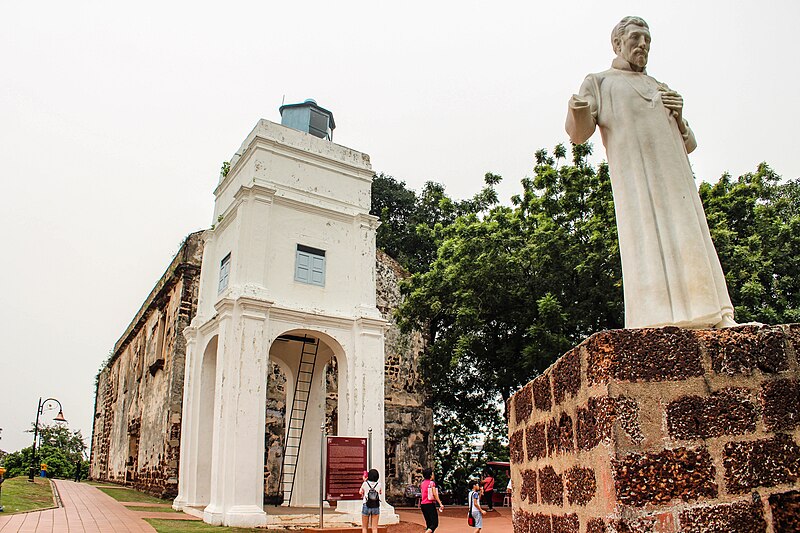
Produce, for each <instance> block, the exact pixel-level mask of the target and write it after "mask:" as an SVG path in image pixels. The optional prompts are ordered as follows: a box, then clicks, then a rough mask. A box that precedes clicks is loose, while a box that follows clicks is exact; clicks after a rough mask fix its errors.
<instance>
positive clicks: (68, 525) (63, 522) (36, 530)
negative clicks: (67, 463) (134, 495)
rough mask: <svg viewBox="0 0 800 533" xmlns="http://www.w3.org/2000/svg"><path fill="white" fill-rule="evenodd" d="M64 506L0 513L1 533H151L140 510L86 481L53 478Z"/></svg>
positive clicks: (151, 530) (153, 531) (150, 528)
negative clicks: (128, 507) (44, 509)
mask: <svg viewBox="0 0 800 533" xmlns="http://www.w3.org/2000/svg"><path fill="white" fill-rule="evenodd" d="M54 482H55V484H56V488H57V490H58V494H59V496H60V497H61V502H62V505H63V507H59V508H58V509H50V510H47V511H37V512H33V513H24V514H15V515H8V516H2V515H0V533H13V532H20V533H29V532H30V533H116V532H143V531H147V532H151V533H155V531H156V530H155V529H153V528H152V527H151V526H150V524H148V523H147V522H145V521H144V520H142V519H141V518H140V517H141V516H142V513H134V512H133V511H131V510H129V509H127V508H126V507H125V506H124V505H122V504H121V503H119V502H118V501H117V500H115V499H114V498H112V497H111V496H108V495H107V494H105V493H103V492H101V491H99V490H97V489H96V488H95V487H92V486H91V485H87V484H86V483H75V482H74V481H66V480H61V479H58V480H54Z"/></svg>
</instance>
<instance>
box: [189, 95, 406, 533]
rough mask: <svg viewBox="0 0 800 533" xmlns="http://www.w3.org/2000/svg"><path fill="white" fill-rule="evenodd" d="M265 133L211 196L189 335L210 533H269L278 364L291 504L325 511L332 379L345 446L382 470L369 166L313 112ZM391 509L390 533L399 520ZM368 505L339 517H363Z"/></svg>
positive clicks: (291, 115)
mask: <svg viewBox="0 0 800 533" xmlns="http://www.w3.org/2000/svg"><path fill="white" fill-rule="evenodd" d="M281 115H282V123H283V124H284V125H279V124H275V123H273V122H269V121H267V120H261V121H259V123H258V124H257V125H256V127H255V129H253V131H252V132H251V133H250V135H248V136H247V138H246V139H245V141H244V143H243V144H242V146H241V148H240V149H239V151H238V152H237V153H236V154H235V155H234V157H233V159H232V160H231V162H230V169H229V170H228V172H227V174H226V175H224V176H222V177H221V179H220V183H219V185H218V186H217V188H216V190H215V191H214V195H215V197H216V201H215V208H214V226H213V227H212V229H210V230H208V232H207V235H206V244H205V249H204V254H203V264H202V271H201V277H200V289H199V291H200V293H199V297H198V308H197V314H196V316H195V318H194V320H193V321H192V323H191V325H190V326H189V327H188V328H186V330H185V332H184V335H185V337H186V342H187V346H186V376H185V387H184V398H183V420H182V434H181V454H180V458H181V460H180V471H179V472H180V474H179V493H178V497H177V498H176V499H175V502H174V507H175V508H177V509H185V510H187V511H189V510H194V511H195V513H198V514H199V511H202V516H203V520H204V521H206V522H208V523H210V524H217V525H220V524H221V525H229V526H249V527H252V526H263V525H267V524H268V523H269V517H268V516H267V514H266V513H265V511H264V506H263V497H264V455H265V454H264V446H265V436H264V428H265V411H266V395H267V393H266V391H267V389H266V386H267V374H268V372H267V370H268V363H269V362H273V363H275V364H277V365H278V366H279V367H280V368H281V369H282V370H283V372H284V373H285V374H286V376H287V388H289V389H290V390H288V391H287V409H286V418H287V420H286V425H287V428H288V431H287V435H286V452H285V457H284V466H283V476H282V479H283V492H284V505H291V506H292V507H313V506H318V505H319V479H320V451H321V450H320V446H321V442H320V426H321V425H322V424H324V422H325V411H324V408H325V395H326V388H325V371H326V366H327V364H328V363H329V362H331V360H332V359H335V360H336V368H337V369H338V386H339V391H338V420H337V424H338V428H337V433H338V435H342V436H364V437H366V436H367V433H368V430H369V429H370V428H371V429H372V436H373V442H372V446H371V458H370V459H371V465H372V467H373V468H377V469H378V471H379V472H380V473H381V474H382V475H383V474H384V472H385V470H384V329H385V327H386V322H385V320H383V318H381V315H380V313H379V312H378V309H377V308H376V306H375V230H376V229H377V227H378V220H377V218H376V217H374V216H372V215H370V214H369V209H370V191H371V184H372V175H373V172H372V167H371V166H370V161H369V156H368V155H366V154H364V153H361V152H357V151H355V150H351V149H349V148H345V147H343V146H339V145H336V144H333V142H331V140H330V133H331V131H332V130H333V128H334V127H335V126H334V122H333V115H332V114H331V113H330V112H329V111H327V110H325V109H323V108H321V107H319V106H318V105H316V103H315V102H314V101H313V100H307V101H306V102H304V103H302V104H294V105H287V106H283V107H282V108H281ZM384 505H385V510H382V513H381V523H392V522H396V521H397V515H395V514H394V511H393V509H392V508H391V507H390V506H388V505H386V504H384ZM360 509H361V502H360V501H352V502H339V504H338V506H337V510H339V511H342V512H345V513H351V514H353V515H354V516H355V515H358V514H359V513H360Z"/></svg>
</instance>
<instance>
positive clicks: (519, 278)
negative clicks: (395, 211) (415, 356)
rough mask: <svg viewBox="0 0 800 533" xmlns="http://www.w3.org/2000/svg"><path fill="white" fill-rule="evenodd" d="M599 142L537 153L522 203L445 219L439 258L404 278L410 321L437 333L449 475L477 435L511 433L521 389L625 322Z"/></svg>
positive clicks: (433, 349) (437, 380)
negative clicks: (596, 158) (594, 148)
mask: <svg viewBox="0 0 800 533" xmlns="http://www.w3.org/2000/svg"><path fill="white" fill-rule="evenodd" d="M590 152H591V150H590V147H589V146H586V145H579V146H575V147H574V148H573V161H572V164H571V165H565V164H563V160H564V158H565V157H566V149H565V148H564V147H563V146H560V145H559V146H557V147H556V149H555V150H554V151H553V155H552V156H551V155H550V154H548V153H547V152H546V151H544V150H541V151H539V152H537V154H536V163H537V164H536V167H535V176H534V177H533V178H530V179H524V180H522V187H523V190H522V193H521V194H519V195H517V196H515V197H514V198H513V199H512V203H513V205H512V206H511V207H507V206H495V207H494V208H492V209H491V210H490V211H488V212H486V213H482V212H480V211H473V212H470V213H466V214H461V215H460V216H457V217H456V218H455V219H454V220H453V221H452V222H451V223H449V224H447V225H444V224H441V225H440V226H439V227H438V229H437V233H438V234H437V238H436V239H434V242H438V248H437V251H436V256H435V259H433V260H432V261H431V264H430V267H429V269H427V270H423V271H420V272H417V273H415V274H414V275H413V276H412V277H411V278H410V280H409V281H408V283H407V284H406V285H405V286H404V287H403V291H404V293H405V295H406V299H405V302H404V303H403V304H402V305H401V307H400V309H399V312H398V318H399V319H400V324H401V326H402V327H403V328H405V329H409V328H419V329H422V330H423V331H425V332H426V333H427V337H428V340H429V342H428V346H427V348H426V352H425V354H424V356H423V357H422V359H421V365H422V369H423V375H425V376H426V378H427V379H428V381H429V383H430V386H431V388H432V394H433V398H434V413H435V422H436V428H435V431H436V435H437V442H439V445H438V446H439V452H440V459H441V460H443V461H445V462H450V463H452V464H450V465H443V466H446V467H449V468H450V469H451V472H445V473H444V474H445V480H446V481H451V482H455V480H456V479H459V476H463V475H466V470H469V468H470V465H469V464H468V462H466V463H465V460H464V459H463V456H464V455H465V454H467V453H471V452H470V450H471V448H470V439H469V438H468V437H467V436H469V435H473V434H476V433H483V434H484V435H488V436H489V438H492V437H495V438H497V437H498V436H504V435H505V433H506V429H505V423H504V419H503V414H504V413H503V406H504V405H505V403H506V401H507V400H508V398H509V396H510V395H511V394H512V393H513V392H514V391H516V390H517V389H518V388H519V387H520V386H521V385H523V384H524V383H526V382H527V381H529V380H530V379H531V378H532V377H534V376H535V375H536V374H537V373H539V372H541V371H542V370H543V369H545V368H546V367H547V366H549V365H550V364H551V363H552V362H553V361H554V359H555V358H556V357H558V356H559V355H561V354H562V353H564V352H565V351H566V350H568V349H569V348H570V347H572V346H573V345H574V344H576V343H577V342H579V341H580V340H582V338H583V337H585V336H586V335H588V334H590V333H592V332H594V331H599V330H602V329H608V328H616V327H621V326H622V310H623V307H622V290H621V282H620V278H621V275H620V270H621V268H620V263H619V252H618V246H617V241H616V225H615V219H614V209H613V203H612V199H611V188H610V182H609V177H608V169H607V167H606V166H605V165H601V166H600V167H599V168H598V170H597V171H595V169H593V168H592V167H591V166H590V165H588V164H587V162H586V156H588V155H589V154H590ZM488 176H492V179H493V180H494V179H499V178H497V177H496V176H493V175H488ZM453 454H457V455H459V456H461V457H462V458H461V459H449V458H448V459H445V457H447V456H449V455H453ZM459 461H460V462H459ZM460 479H461V481H462V482H463V481H464V478H463V477H460Z"/></svg>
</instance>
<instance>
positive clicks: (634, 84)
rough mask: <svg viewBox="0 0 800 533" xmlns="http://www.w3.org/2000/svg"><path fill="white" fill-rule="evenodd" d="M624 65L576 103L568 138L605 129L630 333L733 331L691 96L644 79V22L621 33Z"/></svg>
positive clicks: (624, 26) (628, 21)
mask: <svg viewBox="0 0 800 533" xmlns="http://www.w3.org/2000/svg"><path fill="white" fill-rule="evenodd" d="M611 43H612V45H613V47H614V52H615V53H616V54H617V57H616V58H615V59H614V61H613V62H612V63H611V68H610V69H608V70H606V71H604V72H600V73H597V74H589V75H588V76H587V77H586V79H585V80H584V82H583V85H582V86H581V89H580V93H579V94H576V95H573V96H572V98H571V99H570V101H569V112H568V114H567V124H566V128H567V133H569V137H570V139H571V140H572V142H574V143H582V142H585V141H586V140H587V139H589V137H591V136H592V134H593V133H594V130H595V127H596V126H599V127H600V133H601V135H602V138H603V144H604V145H605V147H606V152H607V156H608V165H609V169H610V171H611V185H612V189H613V193H614V206H615V210H616V217H617V228H618V231H619V248H620V254H621V256H622V282H623V286H624V291H625V327H627V328H642V327H659V326H666V325H675V326H680V327H687V328H707V327H718V328H719V327H727V326H732V325H735V324H736V323H735V322H734V319H733V306H732V305H731V300H730V297H729V296H728V288H727V286H726V284H725V276H724V275H723V273H722V267H721V266H720V263H719V258H718V257H717V252H716V250H715V249H714V244H713V243H712V242H711V235H710V234H709V231H708V222H707V221H706V217H705V213H704V212H703V206H702V204H701V202H700V197H699V195H698V193H697V186H696V185H695V182H694V176H693V175H692V169H691V167H690V166H689V159H688V156H687V154H688V153H689V152H691V151H692V150H694V149H695V147H696V146H697V143H696V142H695V138H694V134H693V133H692V130H691V129H689V124H688V123H687V122H686V120H685V119H684V118H683V98H682V97H681V95H679V94H678V93H677V92H675V91H673V90H672V89H670V88H669V87H667V85H666V84H664V83H661V82H659V81H658V80H656V79H655V78H652V77H651V76H649V75H648V74H647V72H646V71H645V66H646V65H647V56H648V53H649V51H650V31H649V28H648V25H647V23H646V22H645V21H644V20H642V19H640V18H638V17H625V18H624V19H622V21H620V23H619V24H617V25H616V26H615V27H614V31H613V32H612V34H611Z"/></svg>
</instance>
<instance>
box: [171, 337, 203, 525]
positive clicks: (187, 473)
mask: <svg viewBox="0 0 800 533" xmlns="http://www.w3.org/2000/svg"><path fill="white" fill-rule="evenodd" d="M183 335H184V338H185V339H186V361H185V366H184V369H185V370H184V372H185V373H184V378H183V407H182V410H181V417H182V420H181V451H180V464H179V466H178V495H177V496H176V497H175V500H174V501H173V502H172V507H173V508H174V509H178V510H180V509H183V508H184V507H190V506H192V505H197V502H196V501H195V500H194V498H193V495H194V490H195V483H196V475H195V469H196V468H197V456H196V447H197V446H196V444H195V442H196V441H195V439H194V438H193V436H194V433H195V432H196V427H197V424H196V420H195V419H194V418H195V415H196V413H197V409H196V407H195V406H194V405H193V399H194V398H195V396H196V392H195V390H194V388H195V387H196V386H197V382H198V381H199V379H195V375H198V376H199V374H196V372H197V366H198V363H197V361H198V360H199V361H201V362H202V359H203V357H202V354H200V356H199V357H198V355H197V353H196V350H197V343H196V340H197V335H198V331H197V328H196V327H192V326H189V327H187V328H186V329H184V330H183ZM190 495H192V496H190Z"/></svg>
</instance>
